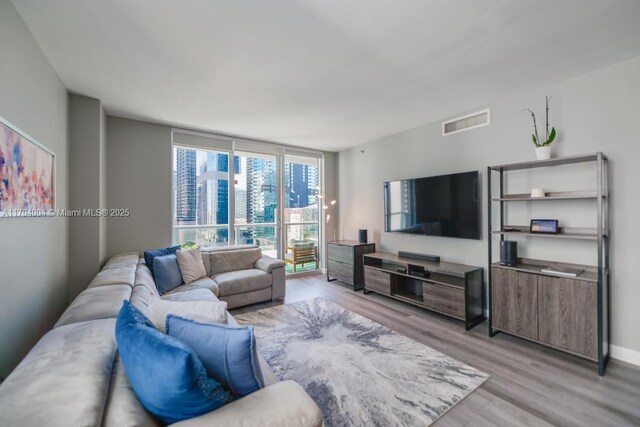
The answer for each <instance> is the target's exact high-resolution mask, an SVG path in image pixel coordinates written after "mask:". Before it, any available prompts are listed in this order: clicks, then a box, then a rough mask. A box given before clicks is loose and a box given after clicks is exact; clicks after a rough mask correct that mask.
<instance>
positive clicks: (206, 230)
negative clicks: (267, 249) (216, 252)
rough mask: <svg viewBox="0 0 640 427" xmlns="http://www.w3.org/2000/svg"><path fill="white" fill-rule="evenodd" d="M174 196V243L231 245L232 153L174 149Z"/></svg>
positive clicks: (186, 148) (182, 148) (179, 147)
mask: <svg viewBox="0 0 640 427" xmlns="http://www.w3.org/2000/svg"><path fill="white" fill-rule="evenodd" d="M237 160H238V159H237V158H236V161H237ZM173 194H174V196H173V200H174V220H173V242H174V243H176V244H182V243H188V242H193V243H196V244H198V245H201V246H217V245H227V244H228V241H229V154H228V153H220V152H216V151H209V150H201V149H195V148H190V147H181V146H177V145H176V146H174V147H173Z"/></svg>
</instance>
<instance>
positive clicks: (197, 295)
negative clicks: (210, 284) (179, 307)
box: [160, 286, 220, 302]
mask: <svg viewBox="0 0 640 427" xmlns="http://www.w3.org/2000/svg"><path fill="white" fill-rule="evenodd" d="M180 287H182V286H180ZM160 298H162V299H163V300H165V301H212V302H217V301H220V300H219V299H218V297H217V296H215V295H214V293H213V292H211V291H210V290H209V289H204V288H195V289H187V290H185V291H182V292H177V289H176V292H170V293H168V294H164V295H162V296H161V297H160Z"/></svg>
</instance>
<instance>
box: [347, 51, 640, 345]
mask: <svg viewBox="0 0 640 427" xmlns="http://www.w3.org/2000/svg"><path fill="white" fill-rule="evenodd" d="M639 76H640V58H635V59H632V60H628V61H625V62H622V63H618V64H615V65H612V66H609V67H606V68H603V69H600V70H597V71H594V72H591V73H588V74H584V75H581V76H578V77H574V78H571V79H568V80H565V81H561V82H558V83H555V84H552V85H549V86H546V87H543V88H539V89H537V90H534V91H531V92H528V93H525V94H522V95H519V96H514V97H511V98H508V99H504V100H499V101H497V102H492V103H491V104H489V105H483V106H478V108H477V109H480V108H485V107H490V108H491V120H492V124H491V125H490V126H488V127H484V128H480V129H476V130H472V131H468V132H463V133H459V134H455V135H451V136H448V137H444V138H443V137H442V136H441V122H440V121H438V122H435V123H429V124H425V125H424V126H420V127H418V128H415V129H410V130H407V131H404V132H401V133H398V134H395V135H391V136H388V137H385V138H382V139H379V140H376V141H373V142H371V143H368V144H365V145H363V146H360V147H356V148H353V149H350V150H346V151H343V152H341V153H340V155H339V175H340V182H339V203H340V205H341V209H340V228H341V235H342V236H343V237H344V238H356V237H357V235H356V233H357V230H358V229H359V228H368V229H369V233H370V235H372V237H373V238H374V239H375V242H376V243H377V244H378V248H377V249H378V250H381V251H387V252H396V251H398V250H409V251H416V252H423V253H433V254H439V255H441V256H442V258H443V259H444V260H447V261H453V262H461V263H467V264H472V265H478V266H485V267H486V264H487V241H486V238H487V237H486V202H485V201H484V200H485V199H486V168H487V166H489V165H494V164H503V163H513V162H518V161H527V160H533V159H534V158H535V157H534V153H533V145H532V143H531V135H530V133H531V132H530V131H531V127H532V126H531V120H530V117H529V116H528V115H527V114H525V113H522V112H521V110H522V109H523V108H532V109H534V111H536V112H537V113H538V120H539V122H538V124H539V126H541V123H544V97H545V95H553V96H554V98H553V100H552V104H551V105H552V113H551V120H552V123H553V124H554V125H555V126H556V128H557V130H558V134H559V139H558V141H557V143H555V144H554V155H555V156H566V155H577V154H586V153H592V152H596V151H602V152H604V153H605V154H606V155H608V156H609V159H610V161H611V162H610V167H611V210H612V211H611V214H612V215H611V224H612V225H611V233H612V236H611V245H612V246H611V268H612V275H611V278H612V286H611V296H612V301H611V312H612V313H611V319H612V337H613V338H612V343H613V345H615V346H617V347H624V348H627V349H631V350H633V351H640V334H638V333H637V327H636V325H638V324H640V310H638V308H637V306H638V301H640V287H639V286H638V284H637V272H636V268H637V265H636V263H637V262H638V261H637V260H638V259H640V249H639V248H640V245H638V242H637V239H638V237H639V236H640V234H639V233H638V225H637V220H636V218H637V216H638V212H640V191H638V183H639V182H640V178H639V177H640V175H639V171H638V165H640V155H639V154H640V148H639V142H640V141H639V138H640V120H639V117H640V78H639ZM473 110H476V108H474V109H473ZM461 113H464V112H461ZM362 151H363V152H362ZM567 168H568V169H566V170H565V171H559V170H557V171H549V170H546V169H539V170H537V171H535V172H533V173H522V174H520V175H518V176H515V177H514V179H512V180H511V181H510V182H509V183H508V187H509V188H508V191H510V192H527V191H528V190H529V189H530V188H531V187H544V188H545V189H546V190H552V191H553V190H555V191H562V190H579V189H593V188H595V175H594V174H593V173H589V172H588V170H587V169H586V167H585V166H584V165H582V166H570V167H567ZM470 170H479V171H480V173H481V176H482V180H483V184H482V191H483V193H484V196H483V199H482V200H483V202H482V205H483V206H482V208H483V214H482V221H483V223H484V231H483V239H482V240H479V241H472V240H461V239H451V238H439V237H426V236H415V237H412V236H407V235H401V234H395V233H385V232H384V231H383V230H384V228H383V198H382V197H383V193H382V183H383V182H384V181H389V180H397V179H403V178H410V177H421V176H429V175H438V174H445V173H453V172H463V171H470ZM590 203H591V204H590ZM593 203H594V202H592V201H588V202H570V203H568V204H567V203H564V204H540V205H535V206H534V205H532V204H528V205H521V206H519V207H518V206H516V207H515V208H514V209H515V210H513V211H511V212H512V214H511V215H510V216H509V220H510V222H512V223H514V224H526V222H525V220H526V219H528V218H531V217H536V216H549V217H552V218H554V217H555V218H560V220H561V223H564V225H565V226H570V227H571V226H575V227H579V226H587V227H595V223H596V222H595V208H594V206H595V205H594V204H593ZM518 250H519V252H520V255H521V256H528V257H532V258H540V259H554V258H555V259H557V260H567V261H572V262H577V263H586V264H590V265H593V264H594V263H595V262H596V261H595V259H596V258H595V256H594V253H595V245H594V244H593V243H591V242H564V241H563V242H558V241H557V240H549V241H545V240H544V239H536V240H535V241H532V240H531V239H530V240H526V239H525V240H522V241H521V243H520V244H519V247H518ZM618 354H619V352H618ZM613 355H614V356H615V355H616V353H615V349H614V353H613ZM636 356H637V354H636ZM634 357H635V356H634Z"/></svg>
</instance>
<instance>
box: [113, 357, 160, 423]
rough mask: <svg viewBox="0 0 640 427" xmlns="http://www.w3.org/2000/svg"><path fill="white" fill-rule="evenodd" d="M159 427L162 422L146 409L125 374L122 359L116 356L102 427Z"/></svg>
mask: <svg viewBox="0 0 640 427" xmlns="http://www.w3.org/2000/svg"><path fill="white" fill-rule="evenodd" d="M159 426H160V422H159V421H158V420H157V419H155V418H154V417H153V415H151V414H150V413H149V412H147V410H146V409H144V407H143V406H142V404H141V403H140V401H139V400H138V398H137V397H136V395H135V393H134V392H133V389H132V388H131V384H130V383H129V379H127V374H126V373H125V372H124V366H123V365H122V359H120V357H117V356H116V361H115V363H114V365H113V372H112V373H111V387H110V389H109V398H108V400H107V405H106V407H105V411H104V417H103V422H102V427H159Z"/></svg>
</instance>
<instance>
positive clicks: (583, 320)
mask: <svg viewBox="0 0 640 427" xmlns="http://www.w3.org/2000/svg"><path fill="white" fill-rule="evenodd" d="M597 287H598V285H597V283H593V282H587V281H584V280H575V279H565V278H557V277H548V276H538V319H539V329H538V339H539V340H540V341H542V342H545V343H549V344H551V345H553V346H555V347H559V348H562V349H565V350H567V351H570V352H572V353H577V354H581V355H584V356H586V357H588V358H590V359H594V360H597V358H598V293H597V291H598V290H597Z"/></svg>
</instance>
